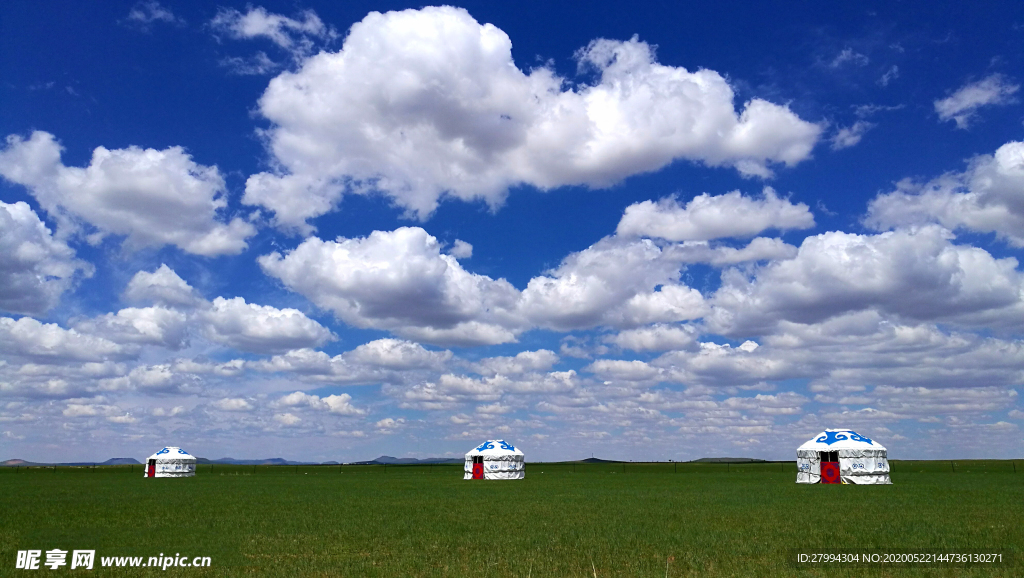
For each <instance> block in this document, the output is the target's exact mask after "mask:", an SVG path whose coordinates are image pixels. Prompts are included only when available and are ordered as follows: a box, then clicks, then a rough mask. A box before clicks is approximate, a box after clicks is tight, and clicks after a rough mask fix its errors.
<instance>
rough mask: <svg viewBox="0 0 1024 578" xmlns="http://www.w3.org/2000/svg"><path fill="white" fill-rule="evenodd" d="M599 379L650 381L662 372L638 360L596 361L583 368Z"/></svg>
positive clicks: (658, 376)
mask: <svg viewBox="0 0 1024 578" xmlns="http://www.w3.org/2000/svg"><path fill="white" fill-rule="evenodd" d="M583 370H584V371H588V372H590V373H593V374H594V375H596V376H597V377H598V378H599V379H607V380H616V381H651V380H654V379H658V378H660V377H661V375H662V372H661V370H660V369H658V368H657V367H652V366H650V365H648V364H647V363H645V362H643V361H639V360H632V361H629V360H625V359H598V360H597V361H595V362H593V363H591V364H590V365H588V366H587V367H584V368H583Z"/></svg>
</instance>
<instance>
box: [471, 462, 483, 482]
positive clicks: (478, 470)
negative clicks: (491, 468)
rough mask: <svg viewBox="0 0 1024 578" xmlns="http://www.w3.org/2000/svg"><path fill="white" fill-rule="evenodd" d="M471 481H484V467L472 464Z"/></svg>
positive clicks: (479, 464)
mask: <svg viewBox="0 0 1024 578" xmlns="http://www.w3.org/2000/svg"><path fill="white" fill-rule="evenodd" d="M473 479H474V480H482V479H484V465H483V464H481V463H474V464H473Z"/></svg>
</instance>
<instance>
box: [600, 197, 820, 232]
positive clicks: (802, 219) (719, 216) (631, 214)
mask: <svg viewBox="0 0 1024 578" xmlns="http://www.w3.org/2000/svg"><path fill="white" fill-rule="evenodd" d="M813 226H814V215H812V214H811V212H810V210H809V209H808V207H807V205H805V204H804V203H797V204H793V203H791V202H790V201H789V200H788V199H781V198H779V197H778V195H776V193H775V190H774V189H772V188H771V187H765V188H764V191H763V192H762V194H761V196H760V197H759V198H756V197H748V196H745V195H743V194H742V193H740V192H739V191H733V192H731V193H726V194H724V195H717V196H711V195H708V194H707V193H704V194H701V195H698V196H696V197H694V198H693V199H692V200H690V202H688V203H686V206H685V207H683V206H680V205H679V201H678V200H677V199H676V198H675V197H666V198H664V199H661V200H660V201H658V202H657V203H655V202H654V201H643V202H640V203H634V204H632V205H630V206H628V207H626V211H625V213H624V214H623V215H622V219H621V220H620V221H619V225H618V227H617V228H616V233H617V234H619V235H623V236H637V237H654V238H660V239H666V240H669V241H707V240H711V239H720V238H726V237H739V238H749V237H753V236H755V235H757V234H758V233H761V232H762V231H765V230H768V229H777V230H780V231H785V230H789V229H809V228H811V227H813Z"/></svg>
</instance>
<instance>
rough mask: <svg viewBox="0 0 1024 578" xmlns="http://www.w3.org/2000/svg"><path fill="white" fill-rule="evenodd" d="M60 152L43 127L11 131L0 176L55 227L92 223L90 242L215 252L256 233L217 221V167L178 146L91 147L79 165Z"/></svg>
mask: <svg viewBox="0 0 1024 578" xmlns="http://www.w3.org/2000/svg"><path fill="white" fill-rule="evenodd" d="M61 150H62V148H61V146H60V144H58V143H57V140H56V139H55V138H54V136H53V135H51V134H49V133H46V132H42V131H35V132H33V133H32V135H31V136H30V137H29V138H28V139H25V138H22V137H21V136H18V135H10V136H8V137H7V142H6V145H5V146H4V147H3V148H2V149H0V176H3V177H4V178H6V179H7V180H9V181H11V182H13V183H17V184H19V185H23V186H24V187H26V188H27V189H28V191H29V192H30V193H31V194H32V195H33V196H34V197H35V198H36V200H37V201H39V204H40V205H41V206H42V207H43V209H45V210H46V212H47V213H49V214H50V215H52V216H53V217H54V218H56V219H57V221H58V223H59V224H60V225H61V227H66V228H68V230H76V229H78V226H77V225H78V223H79V222H84V223H88V224H89V225H91V226H92V227H94V228H95V230H96V232H95V233H92V234H90V235H89V237H88V238H89V240H90V241H97V242H98V241H99V240H100V239H102V238H103V237H104V236H106V235H110V234H113V235H123V236H125V237H126V239H125V246H126V247H128V248H139V247H148V246H155V247H159V246H163V245H175V246H177V247H179V248H180V249H182V250H183V251H186V252H189V253H194V254H197V255H204V256H216V255H231V254H237V253H240V252H241V251H242V250H244V249H245V248H246V239H247V238H248V237H251V236H252V235H254V234H255V233H256V229H255V227H253V226H252V225H251V224H249V223H247V222H246V221H244V220H242V219H240V218H235V219H232V220H231V221H230V222H227V223H225V222H223V220H222V219H221V213H222V212H223V210H224V209H225V208H226V207H227V199H225V198H224V194H225V185H224V179H223V177H222V176H221V175H220V171H218V170H217V167H208V166H204V165H200V164H197V163H195V162H194V161H193V160H192V157H191V156H189V155H188V153H186V152H185V150H184V149H183V148H181V147H171V148H167V149H164V150H155V149H141V148H138V147H128V148H125V149H115V150H109V149H106V148H104V147H97V148H96V149H95V150H94V151H93V154H92V159H91V160H90V162H89V166H87V167H85V168H79V167H68V166H65V165H64V164H63V162H62V161H61ZM60 232H61V231H60V230H58V233H60Z"/></svg>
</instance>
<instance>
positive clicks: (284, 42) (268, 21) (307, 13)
mask: <svg viewBox="0 0 1024 578" xmlns="http://www.w3.org/2000/svg"><path fill="white" fill-rule="evenodd" d="M210 27H211V28H212V29H213V30H214V31H216V32H219V33H222V34H225V35H227V36H228V37H230V38H234V39H253V38H265V39H267V40H270V41H271V42H273V43H274V44H276V45H277V46H279V47H281V48H284V49H286V50H289V51H292V52H294V53H295V54H296V56H300V55H303V54H308V53H310V52H311V51H312V50H313V48H314V46H315V42H316V41H326V40H330V39H333V38H334V37H336V36H337V32H335V30H334V28H332V27H329V26H326V25H325V24H324V23H323V21H322V20H320V17H319V16H317V15H316V12H314V11H312V10H303V11H302V12H300V13H299V14H297V18H289V17H287V16H284V15H282V14H275V13H273V12H267V10H266V9H265V8H263V7H262V6H257V7H255V8H253V7H251V6H250V7H249V8H248V11H247V12H246V13H245V14H242V13H241V12H239V11H238V10H235V9H233V8H220V9H219V11H218V12H217V15H216V16H215V17H214V18H213V20H211V21H210Z"/></svg>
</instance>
